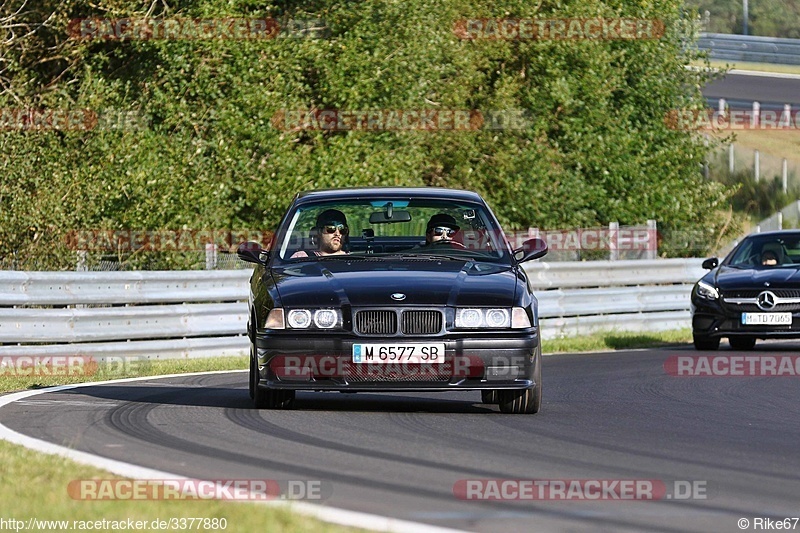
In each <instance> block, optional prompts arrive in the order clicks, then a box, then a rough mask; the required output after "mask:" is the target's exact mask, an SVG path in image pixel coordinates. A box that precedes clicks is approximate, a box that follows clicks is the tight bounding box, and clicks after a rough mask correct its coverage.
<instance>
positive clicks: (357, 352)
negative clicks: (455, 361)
mask: <svg viewBox="0 0 800 533" xmlns="http://www.w3.org/2000/svg"><path fill="white" fill-rule="evenodd" d="M353 362H354V363H404V364H405V363H428V364H441V363H444V343H432V344H353Z"/></svg>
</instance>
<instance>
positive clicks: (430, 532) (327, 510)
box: [0, 370, 463, 533]
mask: <svg viewBox="0 0 800 533" xmlns="http://www.w3.org/2000/svg"><path fill="white" fill-rule="evenodd" d="M229 372H241V370H215V371H211V372H192V373H186V374H167V375H163V376H142V377H135V378H125V379H117V380H108V381H95V382H87V383H75V384H72V385H59V386H56V387H47V388H43V389H35V390H26V391H21V392H14V393H10V394H5V395H2V396H0V409H2V408H3V407H5V406H6V405H9V404H11V403H14V402H16V401H18V400H22V399H25V398H29V397H31V396H36V395H39V394H44V393H47V392H59V391H62V390H70V389H77V388H81V387H91V386H95V385H108V384H114V383H127V382H131V381H145V380H148V379H163V378H173V377H186V376H199V375H208V374H225V373H229ZM0 439H2V440H5V441H8V442H11V443H13V444H18V445H20V446H24V447H25V448H28V449H30V450H34V451H37V452H41V453H46V454H49V455H58V456H61V457H66V458H67V459H70V460H72V461H75V462H76V463H80V464H84V465H89V466H94V467H96V468H102V469H103V470H107V471H109V472H111V473H112V474H117V475H119V476H124V477H128V478H132V479H164V478H171V479H180V480H188V479H191V478H188V477H186V476H180V475H177V474H173V473H171V472H163V471H160V470H155V469H152V468H147V467H143V466H138V465H134V464H130V463H124V462H122V461H117V460H115V459H108V458H106V457H101V456H99V455H94V454H91V453H87V452H81V451H78V450H73V449H70V448H67V447H65V446H59V445H58V444H53V443H51V442H47V441H43V440H40V439H35V438H33V437H28V436H27V435H23V434H21V433H18V432H16V431H14V430H13V429H11V428H9V427H7V426H5V425H4V424H2V423H0ZM266 503H268V504H269V505H274V506H285V507H287V508H288V509H289V510H291V511H292V512H296V513H299V514H302V515H306V516H311V517H314V518H317V519H319V520H322V521H323V522H329V523H332V524H339V525H342V526H348V527H356V528H362V529H369V530H372V531H390V532H397V533H416V532H420V533H463V530H460V529H451V528H445V527H440V526H433V525H430V524H423V523H421V522H413V521H410V520H401V519H399V518H391V517H388V516H381V515H376V514H370V513H363V512H360V511H350V510H347V509H339V508H336V507H325V506H323V505H318V504H312V503H307V502H288V501H271V502H266Z"/></svg>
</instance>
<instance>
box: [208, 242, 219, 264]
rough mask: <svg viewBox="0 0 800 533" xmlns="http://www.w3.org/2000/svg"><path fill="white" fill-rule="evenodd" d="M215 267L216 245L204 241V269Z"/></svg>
mask: <svg viewBox="0 0 800 533" xmlns="http://www.w3.org/2000/svg"><path fill="white" fill-rule="evenodd" d="M216 268H217V245H216V244H214V243H211V242H207V243H206V270H214V269H216Z"/></svg>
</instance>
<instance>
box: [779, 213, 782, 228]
mask: <svg viewBox="0 0 800 533" xmlns="http://www.w3.org/2000/svg"><path fill="white" fill-rule="evenodd" d="M778 229H783V211H778Z"/></svg>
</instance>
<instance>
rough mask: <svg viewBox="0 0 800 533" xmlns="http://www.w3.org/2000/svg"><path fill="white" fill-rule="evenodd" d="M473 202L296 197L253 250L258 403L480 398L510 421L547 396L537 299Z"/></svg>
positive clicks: (492, 221) (253, 367)
mask: <svg viewBox="0 0 800 533" xmlns="http://www.w3.org/2000/svg"><path fill="white" fill-rule="evenodd" d="M521 244H522V246H521V247H520V248H519V249H517V250H513V249H512V248H511V245H510V244H509V241H508V239H507V238H506V236H505V235H504V233H503V231H502V229H501V228H500V225H499V223H498V221H497V219H496V218H495V216H494V214H493V213H492V211H491V210H490V209H489V207H488V206H487V205H486V203H485V202H484V200H483V199H482V198H481V197H480V196H479V195H478V194H476V193H473V192H467V191H461V190H451V189H439V188H361V189H340V190H325V191H313V192H306V193H302V194H298V195H297V196H296V197H295V198H294V201H293V202H292V204H291V205H290V207H289V209H288V211H287V212H286V214H285V215H284V217H283V219H282V221H281V223H280V225H279V227H278V229H277V231H276V232H275V234H274V236H273V239H272V242H271V245H270V246H269V249H267V250H263V249H261V248H260V247H259V246H258V245H256V244H254V243H244V244H242V245H241V246H240V247H239V252H238V255H239V257H240V258H241V259H242V260H244V261H249V262H251V263H255V265H256V268H255V269H254V272H253V276H252V278H251V286H250V301H249V313H250V317H249V322H248V335H249V337H250V339H251V343H252V345H251V355H250V396H251V397H252V398H253V400H254V403H255V405H256V407H258V408H271V409H284V408H290V407H291V406H292V405H293V403H294V400H295V393H296V391H299V390H306V391H340V392H358V391H373V392H382V391H395V392H396V391H403V392H411V391H417V392H419V391H464V390H475V391H481V396H482V401H483V402H484V403H489V404H498V405H499V408H500V410H501V411H502V412H504V413H536V412H537V411H539V408H540V405H541V401H542V368H541V365H542V361H541V359H542V354H541V339H540V331H539V321H538V318H537V301H536V298H535V297H534V295H533V292H532V291H531V289H530V286H529V284H528V280H527V277H526V275H525V271H524V270H523V269H522V266H521V264H522V263H523V262H525V261H530V260H532V259H536V258H539V257H542V256H544V255H545V254H546V253H547V246H546V244H545V243H544V241H542V240H541V239H530V240H527V241H525V242H524V243H521Z"/></svg>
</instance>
